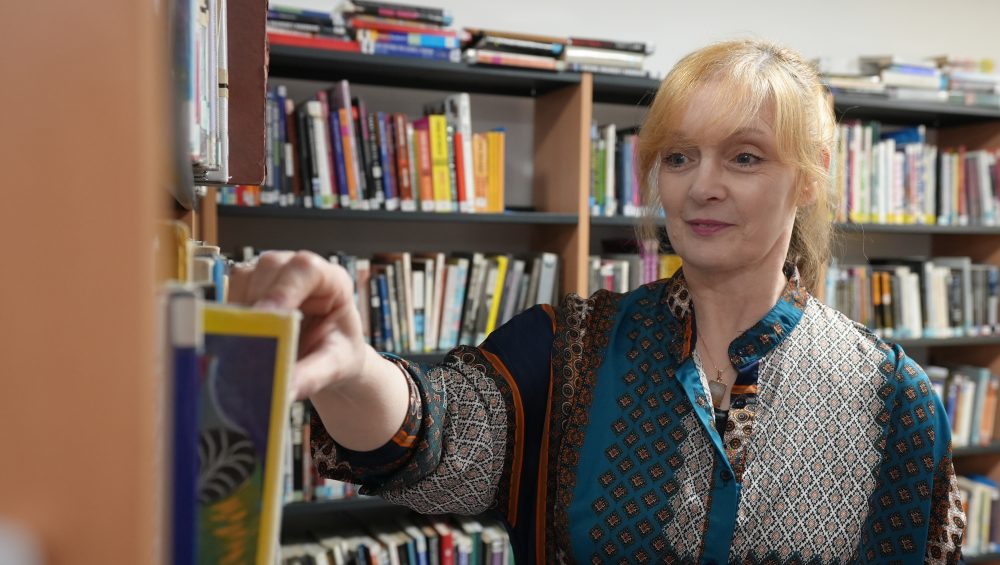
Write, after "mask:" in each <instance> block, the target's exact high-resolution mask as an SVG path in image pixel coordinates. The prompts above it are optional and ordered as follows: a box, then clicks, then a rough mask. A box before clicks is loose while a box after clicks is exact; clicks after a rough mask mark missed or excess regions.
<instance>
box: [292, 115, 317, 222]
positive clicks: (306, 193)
mask: <svg viewBox="0 0 1000 565" xmlns="http://www.w3.org/2000/svg"><path fill="white" fill-rule="evenodd" d="M295 114H296V115H295V117H296V119H297V120H298V129H299V132H298V133H299V163H300V165H299V169H300V171H301V172H300V173H299V175H300V176H301V177H302V205H303V206H305V207H306V208H312V206H313V195H314V194H317V193H318V192H319V174H318V171H316V166H315V164H314V163H313V160H312V136H311V135H310V128H311V126H310V124H309V116H308V114H307V112H306V110H305V106H301V107H299V108H298V109H297V110H296V112H295Z"/></svg>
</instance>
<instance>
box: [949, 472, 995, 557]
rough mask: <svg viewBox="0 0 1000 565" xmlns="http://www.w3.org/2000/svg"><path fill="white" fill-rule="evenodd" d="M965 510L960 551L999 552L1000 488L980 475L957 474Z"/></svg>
mask: <svg viewBox="0 0 1000 565" xmlns="http://www.w3.org/2000/svg"><path fill="white" fill-rule="evenodd" d="M958 489H959V491H960V492H961V493H962V506H963V509H964V510H965V523H966V527H965V538H964V539H963V540H962V554H963V555H964V556H966V557H975V556H977V555H984V554H987V553H995V552H997V551H1000V488H998V486H997V483H996V482H995V481H993V480H992V479H990V478H989V477H986V476H984V475H970V476H967V477H966V476H959V477H958Z"/></svg>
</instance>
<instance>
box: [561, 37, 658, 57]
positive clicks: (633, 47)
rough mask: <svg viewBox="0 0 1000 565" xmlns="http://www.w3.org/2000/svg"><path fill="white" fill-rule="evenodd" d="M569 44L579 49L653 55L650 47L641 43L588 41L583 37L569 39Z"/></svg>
mask: <svg viewBox="0 0 1000 565" xmlns="http://www.w3.org/2000/svg"><path fill="white" fill-rule="evenodd" d="M569 44H570V45H574V46H577V47H592V48H595V49H609V50H612V51H628V52H630V53H638V54H640V55H649V54H650V53H652V48H651V46H650V45H647V44H645V43H642V42H639V41H617V40H607V39H587V38H583V37H571V38H569Z"/></svg>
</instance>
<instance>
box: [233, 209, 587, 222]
mask: <svg viewBox="0 0 1000 565" xmlns="http://www.w3.org/2000/svg"><path fill="white" fill-rule="evenodd" d="M218 214H219V216H220V217H226V218H280V219H295V220H324V221H326V220H329V221H338V222H340V221H344V222H420V223H462V224H528V225H573V224H575V223H577V221H578V220H577V216H576V215H575V214H563V213H556V212H512V211H507V212H504V213H502V214H464V213H458V212H447V213H444V212H399V211H392V212H390V211H387V210H370V211H369V210H344V209H337V210H322V209H319V208H299V207H294V208H293V207H286V208H278V207H264V206H261V207H247V206H219V211H218Z"/></svg>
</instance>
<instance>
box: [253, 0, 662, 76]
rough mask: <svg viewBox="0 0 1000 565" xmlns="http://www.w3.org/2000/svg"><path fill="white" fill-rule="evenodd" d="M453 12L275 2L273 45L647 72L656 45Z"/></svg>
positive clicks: (620, 72) (365, 0)
mask: <svg viewBox="0 0 1000 565" xmlns="http://www.w3.org/2000/svg"><path fill="white" fill-rule="evenodd" d="M452 21H453V20H452V16H451V12H450V11H448V10H445V9H442V8H438V7H432V6H421V5H409V4H407V5H401V4H394V3H389V2H373V1H368V0H359V1H356V2H345V3H342V4H341V6H340V7H339V8H338V9H336V10H334V11H333V12H331V13H329V14H328V13H325V12H317V11H308V10H300V9H295V8H283V7H279V6H272V8H271V10H269V16H268V37H269V40H270V41H271V42H272V43H274V44H281V45H296V46H303V47H314V48H320V49H335V50H341V51H355V52H362V53H368V54H373V55H392V56H400V57H416V58H421V59H429V60H440V61H451V62H458V61H461V60H464V61H467V62H469V63H472V64H482V65H499V66H511V67H522V68H532V69H543V70H552V71H562V70H569V71H574V72H596V73H607V74H618V75H629V76H649V72H648V71H645V70H644V69H643V65H644V63H645V60H646V57H647V56H648V55H650V54H651V53H652V52H653V45H652V44H648V43H644V42H639V41H618V40H604V39H593V38H583V37H554V36H546V35H538V34H528V33H520V32H516V31H503V30H487V29H481V28H465V29H462V30H457V29H452V28H450V27H449V26H450V25H451V24H452Z"/></svg>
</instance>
